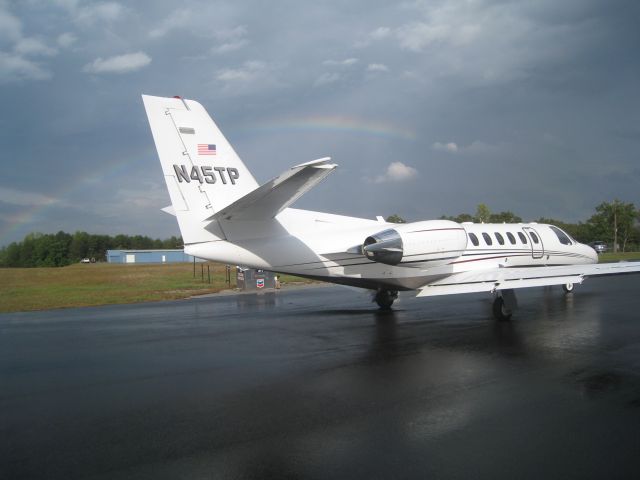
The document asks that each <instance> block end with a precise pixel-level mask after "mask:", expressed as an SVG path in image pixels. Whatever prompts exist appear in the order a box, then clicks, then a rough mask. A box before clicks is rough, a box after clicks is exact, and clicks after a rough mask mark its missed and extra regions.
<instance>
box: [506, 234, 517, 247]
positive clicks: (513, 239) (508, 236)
mask: <svg viewBox="0 0 640 480" xmlns="http://www.w3.org/2000/svg"><path fill="white" fill-rule="evenodd" d="M507 238H508V239H509V241H510V242H511V245H515V244H516V237H514V236H513V233H511V232H507Z"/></svg>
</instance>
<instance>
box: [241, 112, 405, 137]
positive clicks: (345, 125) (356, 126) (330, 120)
mask: <svg viewBox="0 0 640 480" xmlns="http://www.w3.org/2000/svg"><path fill="white" fill-rule="evenodd" d="M247 129H248V130H257V131H263V132H282V131H283V130H284V131H301V132H337V133H349V134H358V135H371V136H377V137H387V138H396V139H400V140H415V138H416V134H415V132H414V131H413V130H409V129H406V128H400V127H398V126H396V125H392V124H389V123H384V122H375V121H370V120H363V119H357V118H352V117H342V116H337V115H334V116H314V117H302V118H295V117H291V118H285V119H280V120H270V121H268V122H262V123H258V124H255V125H251V126H248V127H247Z"/></svg>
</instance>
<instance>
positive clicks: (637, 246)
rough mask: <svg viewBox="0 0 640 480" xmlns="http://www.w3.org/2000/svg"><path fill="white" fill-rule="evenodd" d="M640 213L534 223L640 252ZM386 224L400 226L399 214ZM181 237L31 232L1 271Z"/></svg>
mask: <svg viewBox="0 0 640 480" xmlns="http://www.w3.org/2000/svg"><path fill="white" fill-rule="evenodd" d="M440 218H442V219H447V220H453V221H455V222H459V223H462V222H476V223H482V222H484V223H503V222H506V223H520V222H522V218H521V217H519V216H518V215H516V214H514V213H513V212H509V211H503V212H497V213H493V212H491V210H490V209H489V207H487V205H485V204H483V203H481V204H480V205H478V207H477V209H476V212H475V214H473V215H472V214H469V213H461V214H458V215H456V216H447V215H443V216H442V217H440ZM639 220H640V211H639V210H638V209H637V208H636V207H635V205H634V204H633V203H625V202H621V201H619V200H614V201H613V202H603V203H601V204H600V205H598V206H597V207H596V208H595V213H594V214H593V215H592V216H591V217H590V218H589V219H588V220H586V221H585V222H578V223H568V222H564V221H562V220H557V219H554V218H542V217H541V218H539V219H537V220H536V222H538V223H550V224H552V225H557V226H558V227H560V228H562V229H563V230H565V231H566V232H567V233H568V234H569V235H571V236H572V237H573V238H575V239H576V240H578V241H579V242H582V243H591V242H594V241H604V242H606V243H607V244H608V245H609V247H610V249H611V250H613V251H614V252H615V251H618V250H620V251H623V252H625V251H638V250H640V224H639ZM387 221H389V222H395V223H404V222H405V220H404V219H403V218H402V217H400V216H399V215H397V214H394V215H391V216H389V217H388V218H387ZM182 247H183V243H182V239H181V238H179V237H175V236H174V237H171V238H168V239H165V240H160V239H152V238H150V237H147V236H143V235H122V234H120V235H115V236H110V235H95V234H90V233H87V232H76V233H74V234H69V233H65V232H62V231H60V232H58V233H51V234H44V233H30V234H28V235H27V236H26V237H25V238H24V239H23V240H22V241H21V242H13V243H11V244H10V245H8V246H6V247H2V248H1V249H0V267H62V266H65V265H70V264H72V263H76V262H79V261H80V260H82V259H83V258H95V259H96V260H97V261H104V260H105V256H106V253H107V250H116V249H122V250H148V249H174V248H182Z"/></svg>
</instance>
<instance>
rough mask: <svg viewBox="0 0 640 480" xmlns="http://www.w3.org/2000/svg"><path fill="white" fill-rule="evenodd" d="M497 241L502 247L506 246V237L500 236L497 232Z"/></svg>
mask: <svg viewBox="0 0 640 480" xmlns="http://www.w3.org/2000/svg"><path fill="white" fill-rule="evenodd" d="M495 236H496V239H497V240H498V243H499V244H500V245H504V237H503V236H502V235H500V234H499V233H498V232H495Z"/></svg>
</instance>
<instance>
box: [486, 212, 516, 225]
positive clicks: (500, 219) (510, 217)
mask: <svg viewBox="0 0 640 480" xmlns="http://www.w3.org/2000/svg"><path fill="white" fill-rule="evenodd" d="M489 222H491V223H520V222H522V218H520V217H519V216H518V215H516V214H515V213H513V212H500V213H492V214H491V215H489Z"/></svg>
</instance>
